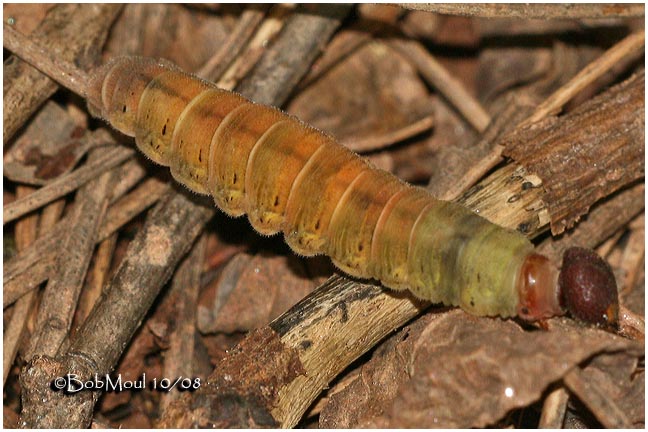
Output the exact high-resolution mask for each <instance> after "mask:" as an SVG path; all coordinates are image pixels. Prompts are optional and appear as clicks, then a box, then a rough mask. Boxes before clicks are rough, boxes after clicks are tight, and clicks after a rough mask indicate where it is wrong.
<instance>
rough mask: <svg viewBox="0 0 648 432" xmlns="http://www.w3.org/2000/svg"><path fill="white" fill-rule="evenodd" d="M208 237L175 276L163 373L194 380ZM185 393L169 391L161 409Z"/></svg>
mask: <svg viewBox="0 0 648 432" xmlns="http://www.w3.org/2000/svg"><path fill="white" fill-rule="evenodd" d="M205 245H206V237H205V235H202V236H201V237H200V239H198V241H197V242H196V245H195V247H194V248H193V249H192V251H191V253H190V254H189V255H187V258H185V260H184V261H183V262H182V264H180V266H179V267H178V271H177V272H176V274H175V276H174V277H173V282H172V285H171V291H172V293H170V295H176V296H177V300H176V313H177V319H175V320H174V323H175V327H174V329H173V332H172V333H171V335H170V337H169V349H168V350H167V351H166V353H165V356H164V376H165V377H168V378H169V379H171V377H173V378H175V379H177V378H180V377H183V378H186V379H189V380H193V378H194V368H193V365H192V362H193V359H194V346H195V337H196V334H197V329H196V304H197V303H198V292H199V290H200V275H201V274H202V270H203V262H204V261H205ZM181 394H182V393H179V392H169V393H166V394H165V395H164V396H163V397H162V400H161V402H160V411H161V412H164V411H166V409H167V407H168V406H169V404H170V403H171V402H173V401H174V400H177V399H178V398H179V397H180V396H181Z"/></svg>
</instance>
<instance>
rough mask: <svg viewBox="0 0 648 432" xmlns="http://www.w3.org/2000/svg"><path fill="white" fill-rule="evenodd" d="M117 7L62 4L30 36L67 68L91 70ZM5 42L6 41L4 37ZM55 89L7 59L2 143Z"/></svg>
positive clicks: (27, 67) (45, 79)
mask: <svg viewBox="0 0 648 432" xmlns="http://www.w3.org/2000/svg"><path fill="white" fill-rule="evenodd" d="M119 9H120V6H119V5H117V4H108V5H91V4H81V5H79V4H62V5H57V6H55V7H53V8H52V9H51V10H50V11H49V12H48V14H47V16H46V17H45V19H44V21H43V22H42V23H41V26H40V28H39V29H37V30H36V31H35V32H34V33H33V34H32V36H31V38H32V39H35V40H37V41H38V42H39V43H42V44H43V45H44V46H48V47H49V48H50V51H56V52H57V56H58V57H59V58H61V59H62V60H65V61H67V62H68V63H70V64H79V65H81V66H82V67H90V65H91V62H94V61H95V59H96V58H97V56H98V47H101V46H102V45H103V42H104V41H105V39H106V36H107V34H108V29H109V28H110V25H111V23H112V21H113V19H114V18H115V17H116V16H117V13H118V12H119ZM5 39H6V37H5ZM56 89H57V86H56V84H55V83H54V82H52V80H51V79H50V78H48V77H47V76H45V75H43V74H42V73H41V72H40V71H38V70H36V69H34V68H33V67H32V66H30V65H28V64H26V63H24V62H22V61H20V60H18V59H16V58H15V57H10V58H9V59H8V60H7V61H6V62H5V64H4V100H3V104H4V112H3V120H4V122H3V132H4V133H3V143H4V144H6V143H7V142H8V141H9V140H10V139H11V137H12V136H13V135H14V134H15V133H16V131H17V130H18V129H19V128H20V127H21V126H22V125H23V124H24V123H25V122H26V121H27V119H29V117H30V116H31V115H32V114H33V113H34V112H35V111H36V109H38V107H39V106H40V105H41V104H42V103H43V102H44V101H45V100H47V98H49V97H50V96H51V95H52V94H53V93H54V92H55V91H56Z"/></svg>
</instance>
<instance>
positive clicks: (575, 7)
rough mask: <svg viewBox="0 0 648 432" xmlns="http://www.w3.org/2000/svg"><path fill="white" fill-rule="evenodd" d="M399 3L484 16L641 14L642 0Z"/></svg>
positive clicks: (536, 16) (438, 11) (552, 16)
mask: <svg viewBox="0 0 648 432" xmlns="http://www.w3.org/2000/svg"><path fill="white" fill-rule="evenodd" d="M398 6H401V7H404V8H407V9H414V10H422V11H428V12H436V13H440V14H444V15H463V16H477V17H484V18H503V17H506V18H524V19H530V18H538V19H556V18H563V19H567V18H612V17H642V16H644V13H645V12H644V5H643V4H618V3H607V4H606V3H600V4H578V3H575V4H574V3H572V4H569V5H561V4H533V3H526V4H492V3H491V4H478V3H473V4H460V3H444V4H432V3H398Z"/></svg>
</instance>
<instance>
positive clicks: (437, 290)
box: [87, 57, 614, 321]
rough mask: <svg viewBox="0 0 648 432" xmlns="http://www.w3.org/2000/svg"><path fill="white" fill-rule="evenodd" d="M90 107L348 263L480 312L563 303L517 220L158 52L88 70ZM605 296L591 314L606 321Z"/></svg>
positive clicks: (202, 186)
mask: <svg viewBox="0 0 648 432" xmlns="http://www.w3.org/2000/svg"><path fill="white" fill-rule="evenodd" d="M87 95H88V96H87V99H88V107H89V110H90V112H91V114H92V115H94V116H96V117H101V118H103V119H105V120H106V121H107V122H108V123H110V124H111V125H112V126H113V127H114V128H116V129H117V130H118V131H120V132H122V133H123V134H125V135H128V136H131V137H134V138H135V143H136V145H137V147H138V148H139V149H140V150H141V151H142V152H143V153H144V154H145V155H146V156H147V157H148V158H150V159H151V160H153V161H154V162H156V163H158V164H160V165H164V166H168V167H170V170H171V174H172V176H173V177H174V178H175V179H176V180H177V181H178V182H180V183H182V184H184V185H185V186H187V187H188V188H189V189H191V190H192V191H195V192H197V193H200V194H209V195H211V196H212V197H213V199H214V201H215V203H216V205H217V206H218V207H219V208H220V209H222V210H223V211H224V212H225V213H227V214H229V215H231V216H233V217H238V216H241V215H243V214H247V217H248V219H249V221H250V223H251V225H252V226H253V227H254V229H255V230H256V231H258V232H259V233H261V234H265V235H271V234H276V233H279V232H282V233H283V235H284V237H285V240H286V242H287V244H288V245H289V246H290V247H291V248H292V249H293V250H294V251H295V252H296V253H298V254H301V255H304V256H311V255H316V254H326V255H328V256H329V257H330V258H331V260H332V261H333V263H334V264H335V265H336V266H337V267H338V268H340V269H341V270H342V271H344V272H346V273H347V274H349V275H351V276H355V277H359V278H374V279H377V280H380V281H381V282H382V284H383V285H385V286H387V287H389V288H392V289H395V290H403V289H408V290H410V291H411V292H412V293H413V294H414V295H415V296H416V297H418V298H421V299H424V300H428V301H431V302H434V303H443V304H446V305H453V306H459V307H461V308H462V309H464V310H466V311H467V312H469V313H472V314H475V315H480V316H497V315H499V316H501V317H513V316H519V317H521V318H522V319H525V320H529V321H533V320H539V319H543V318H547V317H551V316H555V315H561V314H563V313H564V312H563V305H562V304H561V295H560V291H561V290H560V286H559V285H560V284H559V280H558V275H559V272H558V269H557V266H556V265H555V264H554V263H552V262H550V260H549V259H547V258H546V257H544V256H542V255H540V254H538V253H536V252H535V251H534V246H533V245H532V243H531V242H530V241H529V240H528V239H526V237H524V236H523V235H521V234H520V233H518V232H515V231H511V230H508V229H504V228H502V227H500V226H498V225H495V224H493V223H490V222H489V221H487V220H486V219H484V218H482V217H480V216H478V215H476V214H474V213H473V212H472V211H470V210H469V209H467V208H465V207H463V206H461V205H459V204H457V203H454V202H446V201H440V200H437V199H435V198H434V197H433V196H431V195H430V194H429V193H428V192H426V191H425V190H424V189H422V188H419V187H414V186H411V185H409V184H407V183H405V182H403V181H401V180H399V179H398V178H397V177H395V176H394V175H392V174H390V173H388V172H386V171H382V170H380V169H378V168H376V167H374V166H372V165H371V164H370V163H369V162H367V161H366V160H364V159H362V158H361V157H359V156H358V155H356V154H355V153H353V152H351V151H350V150H348V149H347V148H346V147H344V146H341V145H339V144H338V143H336V142H335V140H334V139H333V138H332V137H330V136H328V135H326V134H325V133H323V132H321V131H319V130H317V129H315V128H313V127H311V126H308V125H307V124H305V123H303V122H301V121H300V120H298V119H297V118H295V117H292V116H289V115H287V114H285V113H283V112H281V111H280V110H278V109H276V108H272V107H269V106H265V105H260V104H256V103H254V102H251V101H249V100H248V99H246V98H244V97H243V96H241V95H239V94H237V93H234V92H230V91H226V90H222V89H219V88H218V87H216V85H215V84H213V83H210V82H207V81H205V80H202V79H200V78H197V77H195V76H192V75H190V74H187V73H185V72H183V71H182V70H180V69H179V68H178V67H176V66H174V65H173V64H171V63H168V62H166V61H159V60H154V59H149V58H140V57H119V58H116V59H113V60H111V61H110V62H108V63H107V64H106V65H104V66H101V67H99V68H97V69H96V70H95V71H94V73H93V74H92V78H91V80H90V85H89V89H88V92H87ZM613 314H614V311H613V307H612V306H610V305H609V304H606V305H604V307H603V308H602V312H600V313H596V314H595V319H594V320H598V321H601V319H602V317H603V320H604V321H609V320H611V319H612V315H613Z"/></svg>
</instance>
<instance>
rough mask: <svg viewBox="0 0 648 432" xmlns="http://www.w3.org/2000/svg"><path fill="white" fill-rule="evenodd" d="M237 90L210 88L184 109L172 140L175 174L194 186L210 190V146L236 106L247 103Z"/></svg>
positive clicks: (194, 188) (200, 190) (172, 169)
mask: <svg viewBox="0 0 648 432" xmlns="http://www.w3.org/2000/svg"><path fill="white" fill-rule="evenodd" d="M247 103H248V101H247V99H245V98H243V97H242V96H239V95H237V94H236V93H232V92H228V91H225V90H221V89H216V88H213V89H212V88H210V89H207V90H204V91H203V92H202V93H200V94H199V95H198V96H196V97H195V98H194V99H193V100H192V101H191V102H189V104H188V105H187V107H186V108H185V109H184V111H183V112H182V114H180V117H179V118H178V122H177V124H176V127H175V130H174V131H173V138H172V141H171V153H170V157H169V166H170V168H171V174H172V175H173V177H174V178H175V179H176V180H178V181H179V182H180V183H183V184H184V185H186V186H187V187H188V188H190V189H191V190H193V191H195V192H198V193H203V194H206V193H208V189H207V177H208V174H209V173H208V170H209V148H210V146H211V144H212V138H213V137H214V134H215V132H216V129H217V128H218V127H219V126H220V124H221V122H222V121H223V119H224V118H225V116H227V114H229V113H230V112H232V111H233V110H234V109H236V108H238V107H239V106H241V105H243V104H247Z"/></svg>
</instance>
